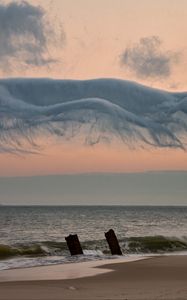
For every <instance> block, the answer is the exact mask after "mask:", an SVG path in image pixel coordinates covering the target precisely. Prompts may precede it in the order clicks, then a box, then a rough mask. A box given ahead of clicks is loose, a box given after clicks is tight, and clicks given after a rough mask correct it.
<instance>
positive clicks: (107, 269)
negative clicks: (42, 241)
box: [0, 255, 187, 300]
mask: <svg viewBox="0 0 187 300" xmlns="http://www.w3.org/2000/svg"><path fill="white" fill-rule="evenodd" d="M117 261H118V260H115V262H114V260H113V261H112V260H110V262H108V263H107V264H106V261H105V264H103V261H102V266H92V267H91V269H93V270H95V269H97V270H101V273H100V274H98V273H97V274H96V275H91V276H87V277H80V278H78V277H76V278H74V279H73V278H71V279H55V280H49V279H48V280H47V279H46V280H28V281H26V280H22V281H14V282H1V283H0V291H1V293H0V299H1V300H60V299H61V300H74V299H76V300H80V299H81V300H97V299H100V300H106V299H107V300H122V299H123V300H127V299H128V300H155V299H156V300H161V299H162V300H186V299H187V285H186V282H187V256H182V255H181V256H157V257H149V259H143V260H142V259H141V260H136V261H131V262H130V261H129V262H122V261H118V262H117ZM78 264H79V270H80V272H81V266H83V264H84V263H77V265H78ZM85 264H86V263H85ZM53 267H56V266H53ZM36 268H37V267H36ZM36 268H34V269H35V270H36ZM17 270H18V269H17ZM17 270H14V271H15V272H16V271H17ZM74 270H75V269H74ZM103 270H104V272H103ZM9 271H10V272H13V270H9ZM2 272H6V271H2ZM61 272H62V270H61ZM35 275H36V272H35ZM61 275H62V274H61ZM74 275H75V276H77V274H74Z"/></svg>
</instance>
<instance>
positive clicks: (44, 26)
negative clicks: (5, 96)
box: [0, 0, 187, 177]
mask: <svg viewBox="0 0 187 300" xmlns="http://www.w3.org/2000/svg"><path fill="white" fill-rule="evenodd" d="M186 19H187V1H186V0H157V1H155V0H141V1H139V0H53V1H51V0H49V1H48V0H28V1H26V2H21V1H6V0H5V1H0V77H1V78H2V79H4V78H10V77H11V78H14V77H21V78H25V77H27V78H46V77H47V78H54V79H81V80H85V79H92V78H119V79H123V80H130V81H135V82H138V83H141V84H143V85H146V86H149V87H154V88H159V89H162V90H167V91H171V92H181V91H187V84H186V78H187V40H186V36H187V22H186ZM1 93H2V92H1ZM31 93H32V92H31ZM24 109H25V108H24ZM133 112H134V111H133ZM6 117H7V116H6ZM3 126H4V125H3ZM12 134H13V133H12V132H11V134H10V135H9V140H10V138H12V139H16V137H17V135H16V134H15V135H14V136H12ZM3 139H4V140H5V141H3ZM1 142H2V143H3V147H4V148H5V146H6V145H5V144H6V142H7V138H5V136H4V132H3V133H2V138H1ZM37 142H38V143H39V145H40V148H39V150H38V149H37V151H36V153H35V151H33V152H34V153H31V152H29V153H26V152H23V153H12V151H0V177H7V176H8V177H12V176H33V175H48V174H69V173H76V174H79V173H84V172H113V173H114V172H115V173H123V172H144V171H149V170H155V171H159V170H187V154H186V151H185V149H180V147H179V148H178V147H159V146H158V145H156V146H155V145H153V146H147V145H143V146H142V145H141V144H140V143H139V141H138V142H136V144H135V145H134V144H133V146H132V145H129V144H125V145H124V143H123V142H121V141H118V140H115V139H114V141H112V142H110V143H108V142H107V143H98V144H94V145H85V143H84V142H82V140H81V142H80V140H79V139H76V140H73V141H69V140H66V141H64V139H62V140H61V138H60V137H59V136H58V135H57V136H55V137H54V136H53V137H51V136H50V137H49V136H48V135H47V136H46V135H44V136H42V135H40V136H39V138H38V140H37ZM9 144H10V141H9ZM184 148H185V147H184Z"/></svg>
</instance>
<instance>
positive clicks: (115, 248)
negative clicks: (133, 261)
mask: <svg viewBox="0 0 187 300" xmlns="http://www.w3.org/2000/svg"><path fill="white" fill-rule="evenodd" d="M105 237H106V240H107V242H108V245H109V247H110V251H111V253H112V255H123V254H122V252H121V249H120V246H119V243H118V240H117V237H116V234H115V232H114V230H113V229H110V230H109V231H108V232H105Z"/></svg>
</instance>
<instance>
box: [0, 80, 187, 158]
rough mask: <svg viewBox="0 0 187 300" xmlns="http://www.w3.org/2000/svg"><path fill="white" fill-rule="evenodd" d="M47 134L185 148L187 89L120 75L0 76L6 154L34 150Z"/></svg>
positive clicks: (1, 144)
mask: <svg viewBox="0 0 187 300" xmlns="http://www.w3.org/2000/svg"><path fill="white" fill-rule="evenodd" d="M46 134H52V135H54V134H55V135H57V136H59V138H60V139H62V138H63V137H64V138H66V139H67V138H68V139H69V138H71V137H74V136H78V135H79V134H81V135H82V136H84V137H85V141H86V142H87V143H89V144H93V143H98V142H100V141H102V140H109V141H110V140H111V138H112V137H114V136H115V137H117V138H119V139H121V140H122V141H123V142H124V143H126V144H127V145H130V144H131V145H132V144H133V145H140V144H142V143H143V144H148V145H151V146H154V147H173V148H183V149H184V148H185V136H186V134H187V93H170V92H166V91H162V90H157V89H152V88H148V87H145V86H142V85H139V84H137V83H133V82H130V81H123V80H119V79H94V80H82V81H79V80H51V79H2V80H0V152H7V151H9V152H28V151H29V152H30V151H32V150H34V148H36V147H37V145H36V143H35V140H36V138H37V137H38V136H40V135H41V136H42V135H46Z"/></svg>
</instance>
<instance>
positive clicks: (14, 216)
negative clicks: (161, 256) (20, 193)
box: [0, 206, 187, 270]
mask: <svg viewBox="0 0 187 300" xmlns="http://www.w3.org/2000/svg"><path fill="white" fill-rule="evenodd" d="M110 228H113V229H114V230H115V232H116V235H117V237H118V239H119V242H120V246H121V249H122V251H123V253H124V254H125V255H134V254H140V255H142V254H143V255H145V254H158V253H175V252H176V253H181V252H183V251H186V253H187V207H146V206H141V207H140V206H139V207H137V206H132V207H130V206H128V207H125V206H64V207H63V206H32V207H31V206H30V207H28V206H27V207H26V206H17V207H16V206H0V269H1V270H2V269H8V268H15V267H27V266H35V265H47V264H58V263H67V262H74V261H84V260H94V259H104V258H110V257H111V255H110V251H109V248H108V245H107V243H106V241H105V238H104V232H106V231H108V230H109V229H110ZM70 233H77V234H78V236H79V239H80V241H81V244H82V247H83V249H84V255H83V256H77V257H71V256H70V255H69V251H68V249H67V246H66V242H65V239H64V238H65V236H67V235H69V234H70Z"/></svg>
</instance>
